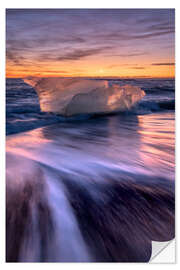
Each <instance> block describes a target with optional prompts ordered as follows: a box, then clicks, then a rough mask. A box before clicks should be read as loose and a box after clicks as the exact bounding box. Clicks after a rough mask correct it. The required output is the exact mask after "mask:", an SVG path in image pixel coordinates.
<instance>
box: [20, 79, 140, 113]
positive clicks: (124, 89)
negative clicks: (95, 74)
mask: <svg viewBox="0 0 180 270" xmlns="http://www.w3.org/2000/svg"><path fill="white" fill-rule="evenodd" d="M24 82H26V83H28V84H30V85H31V86H33V87H34V88H35V90H36V92H37V94H38V97H39V102H40V107H41V110H42V111H44V112H54V113H58V114H61V115H64V116H73V115H78V114H91V113H97V114H98V113H111V112H119V111H126V110H129V109H130V108H131V107H132V106H133V105H135V104H136V103H137V102H138V101H139V100H141V99H142V98H143V96H144V95H145V92H144V91H143V90H142V89H141V88H139V87H137V86H132V85H124V86H119V85H117V84H113V85H112V86H109V83H108V81H106V80H101V81H100V80H99V81H97V80H88V79H81V78H37V77H28V78H25V79H24Z"/></svg>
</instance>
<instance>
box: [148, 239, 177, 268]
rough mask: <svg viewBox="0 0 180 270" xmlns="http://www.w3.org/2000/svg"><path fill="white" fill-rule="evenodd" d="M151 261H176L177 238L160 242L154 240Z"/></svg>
mask: <svg viewBox="0 0 180 270" xmlns="http://www.w3.org/2000/svg"><path fill="white" fill-rule="evenodd" d="M149 262H150V263H175V239H173V240H170V241H166V242H158V241H152V254H151V258H150V260H149Z"/></svg>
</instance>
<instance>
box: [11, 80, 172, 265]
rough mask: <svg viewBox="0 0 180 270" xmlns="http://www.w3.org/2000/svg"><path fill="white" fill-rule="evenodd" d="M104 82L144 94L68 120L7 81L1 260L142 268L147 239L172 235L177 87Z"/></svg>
mask: <svg viewBox="0 0 180 270" xmlns="http://www.w3.org/2000/svg"><path fill="white" fill-rule="evenodd" d="M109 83H117V84H120V85H124V84H131V85H135V86H139V87H140V88H142V89H143V90H144V91H145V93H146V95H145V97H144V98H143V99H142V100H141V102H140V103H139V104H138V105H137V106H136V107H134V108H133V109H132V110H131V111H128V112H126V113H119V114H115V115H104V116H96V117H92V118H90V119H82V118H75V119H73V120H66V119H65V118H63V117H60V116H58V115H54V114H51V113H44V112H41V111H40V107H39V101H38V96H37V94H36V92H35V90H34V89H33V88H31V87H30V86H28V85H27V84H25V83H24V82H23V80H22V79H7V88H6V89H7V92H6V100H7V101H6V117H7V120H6V130H7V135H8V136H7V147H6V150H7V206H6V207H7V230H6V231H7V238H6V242H7V243H6V246H7V254H6V255H7V261H34V262H37V261H51V262H52V261H54V262H55V261H56V262H57V261H66V262H68V261H69V262H76V261H77V262H82V261H88V262H91V261H92V262H96V261H99V262H146V261H149V259H150V257H151V241H152V240H153V241H168V240H170V239H172V238H173V237H174V177H175V172H174V167H175V157H174V142H175V136H174V132H175V131H174V128H175V81H174V80H173V79H133V80H130V79H128V80H121V79H119V80H117V79H116V80H109Z"/></svg>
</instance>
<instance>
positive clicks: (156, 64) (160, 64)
mask: <svg viewBox="0 0 180 270" xmlns="http://www.w3.org/2000/svg"><path fill="white" fill-rule="evenodd" d="M174 65H175V63H152V66H174Z"/></svg>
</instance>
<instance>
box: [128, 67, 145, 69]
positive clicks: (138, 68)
mask: <svg viewBox="0 0 180 270" xmlns="http://www.w3.org/2000/svg"><path fill="white" fill-rule="evenodd" d="M131 69H145V67H131Z"/></svg>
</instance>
